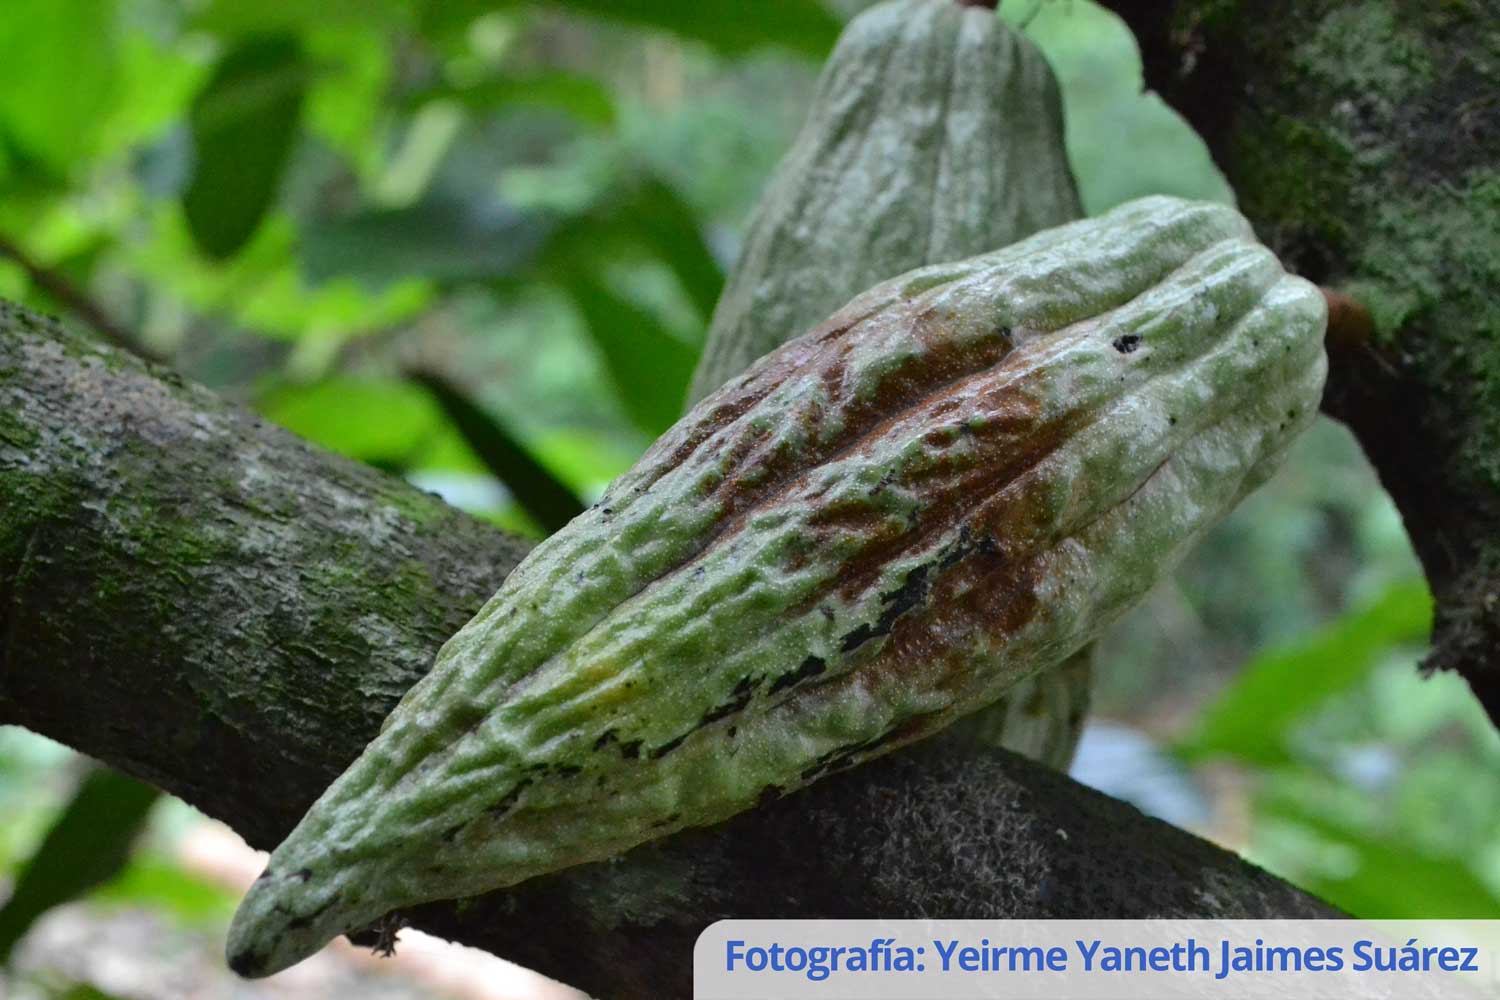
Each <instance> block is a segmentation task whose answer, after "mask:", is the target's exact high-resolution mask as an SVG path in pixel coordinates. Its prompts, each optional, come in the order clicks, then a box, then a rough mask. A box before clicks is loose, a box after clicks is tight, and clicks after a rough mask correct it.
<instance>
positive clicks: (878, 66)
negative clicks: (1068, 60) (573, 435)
mask: <svg viewBox="0 0 1500 1000" xmlns="http://www.w3.org/2000/svg"><path fill="white" fill-rule="evenodd" d="M1082 214H1083V210H1082V208H1081V207H1080V205H1079V201H1078V192H1077V189H1076V187H1075V186H1074V184H1073V178H1072V174H1071V172H1070V171H1069V168H1068V160H1067V154H1066V151H1065V150H1064V148H1063V125H1062V105H1061V99H1060V97H1059V95H1058V88H1057V81H1056V80H1055V79H1054V77H1053V75H1052V70H1051V67H1049V66H1048V65H1047V60H1046V59H1045V58H1044V57H1043V56H1042V54H1041V53H1040V52H1039V51H1037V49H1036V47H1035V46H1034V45H1032V44H1031V42H1030V41H1028V40H1027V39H1025V38H1024V37H1022V36H1021V35H1019V34H1017V33H1016V32H1014V31H1012V30H1011V29H1010V28H1009V27H1008V26H1007V25H1006V24H1005V23H1004V22H1003V21H1001V20H1000V18H999V17H998V16H996V14H995V12H994V11H993V10H988V9H984V8H981V7H969V6H963V5H961V4H959V3H957V2H955V0H895V2H891V3H883V4H880V5H879V6H876V7H873V8H871V9H870V10H868V11H865V12H864V13H863V14H861V15H860V16H859V17H857V18H855V19H854V20H853V21H851V22H850V23H849V26H848V27H847V28H845V30H844V33H843V34H842V35H841V36H840V38H839V43H838V45H837V46H836V47H835V49H834V52H833V54H832V55H831V56H830V57H829V61H828V65H827V67H826V68H825V69H824V71H823V75H822V77H821V78H820V79H819V81H818V87H817V91H816V94H815V96H814V98H813V104H812V107H811V109H810V111H809V113H808V117H807V120H806V122H805V123H804V124H803V126H802V130H801V132H800V133H799V134H798V136H797V140H796V142H795V143H794V144H793V146H792V149H791V151H790V152H788V153H787V155H786V157H785V158H784V159H783V160H782V161H781V164H780V165H779V166H778V167H777V170H776V174H775V176H774V177H773V178H772V180H771V182H770V184H769V186H768V187H767V189H766V192H765V195H764V196H763V197H762V198H761V201H760V203H759V204H758V205H757V207H756V212H755V215H754V217H753V218H752V219H751V222H750V225H749V227H748V228H747V232H746V236H745V243H744V246H743V247H742V248H741V250H740V255H739V259H738V262H737V264H736V266H735V269H734V272H733V273H732V274H731V275H730V276H729V280H728V283H727V284H726V285H725V288H724V294H723V296H722V297H721V298H720V299H719V305H718V308H717V309H716V310H715V312H714V318H713V323H712V324H711V326H710V329H709V335H708V340H707V341H706V343H705V345H704V351H703V357H702V358H701V360H700V361H699V363H698V369H697V371H696V372H695V373H694V376H693V383H692V387H691V390H690V396H689V401H690V402H697V401H698V400H700V399H702V398H703V397H704V396H706V395H708V393H710V392H712V391H713V390H715V389H717V388H718V387H719V386H720V385H722V384H723V383H725V382H727V381H728V380H729V379H730V378H731V377H733V376H735V375H738V374H740V373H741V372H743V371H744V370H745V369H746V368H747V367H749V365H750V364H751V362H753V361H755V360H756V359H757V358H760V357H761V356H763V355H765V354H768V353H770V352H771V351H772V350H774V349H776V348H777V347H780V346H781V345H782V344H783V343H785V342H786V340H788V339H789V338H791V337H794V336H796V335H797V334H800V333H802V332H804V331H806V330H807V329H809V328H810V327H811V326H812V325H813V324H814V323H817V322H820V321H821V320H823V319H826V318H827V317H828V316H829V315H831V314H832V313H833V311H834V310H835V309H838V308H839V307H840V306H842V305H843V304H844V303H846V302H848V301H849V300H850V299H851V298H852V297H854V296H855V295H857V294H858V293H860V292H862V291H864V290H865V289H867V288H871V287H873V286H874V285H875V284H877V283H878V282H881V281H884V280H886V279H887V278H893V277H895V276H896V275H898V274H904V273H905V272H907V271H909V270H911V269H912V268H914V267H919V266H921V265H923V264H936V263H941V262H943V261H949V260H960V259H962V258H966V257H972V256H974V255H975V254H979V253H984V252H986V251H989V250H993V249H995V248H996V247H1002V246H1005V245H1006V244H1009V243H1014V242H1015V241H1016V240H1018V239H1020V238H1021V237H1023V236H1029V235H1031V234H1032V233H1034V232H1037V231H1038V230H1041V229H1047V228H1050V227H1052V226H1057V225H1061V224H1062V223H1064V222H1071V221H1073V220H1074V219H1076V218H1078V217H1079V216H1080V215H1082Z"/></svg>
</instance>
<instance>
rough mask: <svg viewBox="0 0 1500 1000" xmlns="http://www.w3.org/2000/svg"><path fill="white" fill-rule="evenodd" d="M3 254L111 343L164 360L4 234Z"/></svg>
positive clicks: (0, 242)
mask: <svg viewBox="0 0 1500 1000" xmlns="http://www.w3.org/2000/svg"><path fill="white" fill-rule="evenodd" d="M0 257H9V258H10V259H11V260H12V261H13V262H15V264H16V266H18V267H19V268H20V269H21V270H23V271H25V272H26V276H27V277H28V278H30V279H31V282H32V284H34V285H36V286H37V287H38V288H40V289H41V290H42V291H44V292H46V293H47V294H48V295H50V296H52V298H53V299H55V300H56V301H57V303H58V304H59V305H61V306H62V307H63V308H65V309H67V310H68V311H69V312H71V313H73V315H75V316H77V317H78V318H79V319H80V320H82V321H83V322H84V323H86V324H88V325H89V326H90V327H92V328H93V330H94V332H95V333H97V334H99V335H100V336H101V337H103V338H104V339H105V340H107V341H109V342H110V343H111V344H113V345H115V346H116V347H119V348H122V349H124V350H127V351H130V352H131V353H133V354H138V355H140V356H141V357H143V358H146V359H147V360H149V361H158V360H160V359H159V358H157V357H155V356H153V355H152V354H151V352H150V351H148V350H146V348H145V347H144V346H143V345H142V344H141V343H140V340H139V338H137V337H136V336H134V335H133V334H131V332H130V331H129V330H126V329H125V328H124V327H123V326H121V325H120V324H118V323H116V322H115V321H114V320H112V319H110V317H109V314H108V313H106V312H105V311H104V309H103V307H101V306H100V305H99V303H97V302H95V301H94V300H93V299H91V298H89V296H88V295H87V294H86V293H85V292H84V291H83V290H82V289H80V288H79V287H78V286H77V285H75V284H73V283H72V282H71V281H69V280H68V279H67V278H65V277H63V276H62V275H61V274H59V273H57V272H56V271H53V270H51V269H50V268H45V267H43V266H42V265H40V264H38V263H37V262H36V261H35V260H33V259H32V258H31V256H30V255H29V254H27V253H26V251H25V250H22V249H21V246H20V244H18V243H16V242H15V241H14V240H12V239H10V238H9V237H7V236H4V235H0Z"/></svg>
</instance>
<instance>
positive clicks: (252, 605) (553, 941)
mask: <svg viewBox="0 0 1500 1000" xmlns="http://www.w3.org/2000/svg"><path fill="white" fill-rule="evenodd" d="M523 551H524V545H523V544H522V543H520V542H518V541H517V540H515V539H512V538H509V537H507V536H505V535H503V534H502V533H500V532H499V531H497V530H495V529H493V528H491V527H489V526H487V525H485V524H483V523H481V522H478V521H475V520H473V519H471V518H469V517H467V516H465V515H463V514H461V513H459V512H457V511H454V510H452V509H450V508H448V507H446V506H444V505H443V504H442V503H441V502H439V501H438V500H436V499H435V498H433V497H430V496H427V495H425V494H423V493H421V492H419V491H416V490H414V489H412V488H410V487H408V486H406V485H404V484H402V483H401V482H400V481H399V480H396V479H393V478H390V477H387V476H385V475H383V474H381V473H379V472H377V471H374V470H372V469H368V468H365V467H362V466H359V465H357V464H355V463H353V462H349V461H346V460H343V459H340V458H337V457H335V456H332V455H328V454H326V453H323V452H320V451H318V450H316V449H314V448H312V447H310V446H308V445H307V444H305V443H303V442H301V441H299V440H297V439H296V438H295V437H293V436H292V435H290V434H288V433H286V432H284V431H281V430H278V429H277V428H275V427H272V426H269V425H266V424H264V423H262V422H261V421H260V420H258V419H256V418H255V417H254V416H253V415H251V414H248V413H245V412H242V411H240V410H238V409H236V408H234V407H232V406H230V405H229V404H227V403H226V402H224V401H223V400H221V399H219V398H217V397H215V396H214V395H212V394H211V393H208V392H207V391H205V390H203V389H200V388H197V387H195V386H192V385H187V384H184V383H183V382H182V381H180V380H178V379H175V378H173V377H172V376H171V375H170V374H169V373H167V372H164V371H161V370H158V369H148V368H147V367H145V366H144V365H143V364H142V363H141V362H139V361H137V360H136V359H134V358H130V357H127V356H124V355H122V354H120V353H118V352H115V351H112V350H110V349H107V348H99V347H94V346H91V345H88V344H86V343H84V342H83V341H80V340H78V339H76V338H74V337H72V336H70V335H68V334H66V333H65V332H63V331H62V330H61V329H59V328H58V327H57V326H56V324H54V323H52V322H50V321H46V320H42V319H39V318H37V317H35V316H33V315H31V314H29V313H26V312H24V311H21V310H18V309H15V308H13V307H8V306H4V305H3V304H0V723H13V724H19V725H24V726H27V727H28V728H31V729H33V730H35V731H37V732H40V733H43V734H45V735H48V736H51V737H53V738H55V739H58V740H60V741H62V742H64V743H68V744H70V745H72V746H74V747H76V748H78V749H80V750H82V751H84V752H86V753H89V754H92V755H94V756H96V757H98V758H100V759H101V760H103V761H105V762H106V763H109V764H111V765H113V766H115V767H117V768H119V769H121V770H123V771H125V772H127V773H129V774H133V775H135V776H137V777H141V778H143V779H145V780H147V781H150V782H152V783H153V784H156V785H158V786H160V787H162V788H164V789H166V790H168V791H170V792H173V793H174V794H177V795H179V796H180V797H182V798H183V799H185V800H187V801H188V802H190V803H192V804H194V805H196V806H198V807H199V808H200V809H202V810H203V811H204V812H206V813H208V814H209V815H211V816H215V817H218V818H220V819H222V820H224V821H226V822H228V823H229V824H230V825H231V826H233V827H235V828H236V829H237V830H239V831H240V832H241V833H242V834H243V835H244V836H245V838H246V839H247V840H248V841H249V842H250V843H252V844H254V845H256V846H258V847H270V846H273V845H274V843H275V842H276V841H278V840H279V839H280V838H281V836H282V835H284V834H285V833H286V832H287V831H288V830H289V829H290V828H291V826H292V825H293V824H294V823H295V821H296V820H297V818H298V817H299V816H300V815H301V813H302V812H303V810H304V809H305V808H306V807H307V806H308V805H309V804H310V803H311V802H312V800H313V799H314V798H315V797H316V796H317V794H318V793H319V792H320V791H321V789H322V788H323V787H324V786H325V785H326V784H327V783H328V782H329V781H330V780H331V779H332V778H333V777H334V776H335V775H336V774H337V773H338V772H340V771H341V770H342V769H343V768H344V767H345V766H346V765H347V764H348V763H349V761H350V760H352V759H353V758H354V757H355V756H356V755H357V754H358V753H359V751H360V750H361V748H362V747H363V746H364V744H365V742H366V741H367V740H368V739H369V738H370V737H371V736H373V735H374V734H375V732H376V731H377V729H378V728H379V725H380V722H381V720H382V719H383V717H384V716H385V714H386V712H387V711H388V710H389V709H390V707H391V706H392V705H393V704H394V703H395V701H396V699H397V698H399V697H400V695H401V694H402V692H404V691H405V690H406V689H407V688H408V687H409V686H410V685H411V684H412V683H413V682H414V681H415V680H416V679H417V678H418V677H419V676H421V674H422V673H423V672H424V671H425V670H426V669H427V667H428V665H429V661H430V659H431V656H432V654H433V653H434V652H436V650H437V647H438V645H439V644H440V643H441V641H442V640H443V639H444V638H445V637H446V636H447V635H448V634H449V633H450V632H452V631H453V630H454V629H456V628H457V627H458V626H459V625H460V624H462V623H463V621H465V620H466V619H467V618H468V617H469V615H470V614H472V613H473V611H474V610H476V609H477V608H478V607H479V605H480V604H481V603H482V601H483V600H484V599H485V598H486V597H488V595H489V594H490V592H491V591H492V590H493V589H494V587H495V586H496V585H497V584H498V582H499V581H500V579H501V578H502V577H503V576H504V575H505V573H506V572H508V570H509V569H510V568H511V567H512V566H513V565H514V563H515V562H516V561H517V559H518V558H519V557H520V556H521V554H522V553H523ZM1330 912H1331V911H1330V910H1329V909H1328V908H1327V907H1326V906H1324V905H1323V904H1321V903H1319V902H1318V901H1316V900H1314V899H1312V898H1310V897H1308V896H1306V895H1304V894H1302V893H1300V892H1298V891H1297V890H1295V889H1293V888H1292V887H1290V886H1288V885H1286V884H1284V883H1282V882H1279V881H1278V880H1276V879H1274V878H1272V877H1271V876H1269V875H1267V874H1266V873H1264V872H1262V871H1260V870H1259V869H1256V868H1254V867H1252V866H1250V865H1247V864H1245V863H1244V862H1242V861H1240V860H1239V859H1237V858H1235V857H1233V856H1232V855H1230V854H1228V853H1226V852H1224V851H1221V850H1219V849H1217V848H1215V847H1213V846H1211V845H1209V844H1207V843H1205V842H1203V841H1201V840H1199V839H1197V838H1195V837H1192V836H1190V835H1188V834H1186V833H1183V832H1182V831H1179V830H1175V829H1173V828H1171V827H1169V826H1167V825H1166V824H1163V823H1160V822H1159V821H1156V820H1151V819H1148V818H1146V817H1144V816H1142V815H1141V814H1139V813H1138V812H1136V811H1135V810H1133V809H1132V808H1130V807H1129V806H1126V805H1124V804H1122V803H1120V802H1116V801H1114V800H1112V799H1108V798H1106V797H1104V796H1102V795H1099V794H1097V793H1094V792H1091V791H1089V790H1087V789H1084V788H1083V787H1081V786H1079V785H1077V784H1075V783H1073V782H1071V781H1069V780H1068V779H1067V778H1065V777H1063V776H1061V775H1058V774H1055V773H1052V772H1049V771H1047V770H1045V769H1043V768H1040V767H1038V766H1036V765H1034V764H1031V763H1029V762H1027V761H1025V760H1023V759H1021V758H1018V757H1014V756H1011V755H1009V754H1006V753H1003V752H1000V751H981V750H976V749H974V748H973V747H972V746H965V747H963V748H962V749H960V748H959V747H957V746H954V745H950V744H947V743H945V742H943V741H942V740H941V738H939V739H938V740H934V741H929V742H928V743H927V744H923V745H920V746H918V747H916V748H914V749H912V750H910V751H907V752H904V753H900V754H896V755H893V756H891V757H888V758H885V759H883V760H881V761H877V762H875V763H874V764H870V765H867V766H864V767H861V768H858V769H856V770H854V771H851V772H848V773H846V774H843V775H840V776H837V777H834V778H831V779H828V780H826V781H824V782H822V783H820V784H818V785H817V786H814V787H813V788H812V789H810V790H808V791H806V792H804V793H801V794H798V795H793V796H790V797H788V798H786V799H782V800H780V801H777V802H772V803H768V804H767V805H765V806H763V807H761V808H759V809H756V810H754V811H752V812H750V813H746V814H743V815H741V816H739V817H737V818H736V819H734V820H732V821H730V822H729V823H727V824H724V825H722V826H720V827H716V828H713V829H708V830H697V831H689V832H687V833H684V834H680V835H678V836H675V837H672V838H669V839H667V840H664V841H660V842H657V843H655V844H650V845H647V846H645V847H642V848H639V849H637V850H635V851H633V852H631V853H630V854H628V855H626V856H625V857H624V858H622V859H619V860H617V861H615V862H611V863H606V864H597V865H589V866H584V867H580V868H575V869H571V870H568V871H564V872H561V873H557V874H555V875H550V876H546V877H544V878H541V879H536V880H533V881H531V882H528V883H525V884H523V885H521V886H520V887H518V888H515V889H512V890H508V891H505V892H500V893H495V894H492V895H490V896H487V897H484V898H483V899H480V900H475V901H468V902H466V903H464V904H461V905H458V906H455V905H453V904H442V905H437V906H430V907H425V908H423V909H422V910H420V911H418V912H415V913H412V914H406V915H403V916H406V917H409V918H410V919H411V920H412V921H413V922H414V923H415V924H417V925H418V926H422V927H424V928H427V929H430V930H433V931H435V932H437V933H439V934H442V935H444V936H448V937H451V938H454V939H457V940H461V941H465V942H468V943H470V944H474V945H477V946H480V947H483V948H486V949H488V950H490V951H493V952H495V953H497V954H500V955H505V956H507V957H510V958H513V959H515V960H517V961H521V962H523V963H525V964H527V965H530V966H531V967H533V968H536V969H538V970H540V971H542V972H545V973H548V974H550V975H553V976H555V977H557V978H559V979H562V980H565V981H568V982H571V983H574V984H576V985H579V986H581V987H583V988H584V989H587V990H590V991H592V992H595V993H598V994H602V995H608V996H612V997H631V996H642V997H655V996H664V995H667V996H670V995H686V994H687V992H688V979H687V977H688V975H689V973H690V970H689V964H690V956H691V953H692V942H693V940H694V939H695V937H696V935H697V934H698V932H699V931H700V930H702V928H703V927H705V926H706V925H707V924H709V923H710V922H712V921H714V920H716V919H719V918H721V917H727V916H739V917H769V916H779V917H810V916H845V917H855V916H877V915H878V916H907V915H910V916H918V915H943V916H953V917H993V918H999V917H1007V916H1026V917H1066V916H1074V917H1080V916H1089V917H1104V916H1118V917H1142V916H1188V915H1193V916H1203V917H1230V916H1242V917H1270V916H1280V917H1296V916H1319V915H1328V914H1329V913H1330Z"/></svg>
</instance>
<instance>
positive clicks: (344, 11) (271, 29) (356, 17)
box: [192, 0, 411, 35]
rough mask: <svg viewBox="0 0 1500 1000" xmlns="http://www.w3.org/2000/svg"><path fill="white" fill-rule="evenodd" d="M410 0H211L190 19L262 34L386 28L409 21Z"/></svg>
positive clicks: (205, 26) (198, 24)
mask: <svg viewBox="0 0 1500 1000" xmlns="http://www.w3.org/2000/svg"><path fill="white" fill-rule="evenodd" d="M410 6H411V4H410V0H318V2H317V3H308V2H307V0H213V2H212V3H210V4H209V5H208V6H207V7H206V8H204V9H203V10H202V11H201V12H199V13H198V14H197V15H196V16H195V17H194V18H193V20H192V24H193V27H195V28H197V29H198V30H200V31H210V32H214V33H217V34H226V35H229V34H236V35H263V34H272V33H277V32H301V31H306V30H309V29H315V28H323V27H332V28H336V29H337V28H347V27H361V28H363V27H372V26H373V27H376V28H382V29H386V30H390V29H393V28H397V27H400V26H401V25H403V24H407V23H409V22H410V20H411V10H410Z"/></svg>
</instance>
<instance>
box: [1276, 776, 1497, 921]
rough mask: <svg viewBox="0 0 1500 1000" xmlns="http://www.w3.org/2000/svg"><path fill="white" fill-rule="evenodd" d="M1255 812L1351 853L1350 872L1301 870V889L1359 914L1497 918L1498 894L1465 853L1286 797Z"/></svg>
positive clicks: (1390, 917) (1385, 917)
mask: <svg viewBox="0 0 1500 1000" xmlns="http://www.w3.org/2000/svg"><path fill="white" fill-rule="evenodd" d="M1256 811H1257V814H1258V816H1260V817H1262V818H1270V819H1275V820H1279V821H1281V822H1286V823H1290V824H1292V825H1293V826H1296V827H1299V828H1301V829H1302V830H1305V831H1306V832H1308V833H1311V834H1313V835H1315V836H1317V837H1318V838H1320V839H1323V840H1325V841H1330V842H1332V843H1334V844H1337V845H1339V846H1340V847H1342V848H1343V849H1344V850H1346V851H1349V852H1351V853H1352V856H1353V860H1354V863H1353V865H1352V866H1350V870H1349V874H1348V875H1346V876H1342V877H1340V876H1338V875H1334V874H1330V873H1327V872H1313V873H1301V874H1299V875H1298V877H1297V879H1296V882H1297V884H1298V885H1299V886H1301V887H1302V888H1303V889H1306V890H1308V891H1309V892H1311V893H1313V894H1314V895H1316V896H1319V897H1321V898H1323V899H1326V900H1328V902H1330V903H1332V904H1334V905H1335V906H1337V907H1339V908H1340V909H1343V910H1345V911H1347V912H1348V913H1350V914H1352V915H1353V916H1355V917H1359V918H1361V919H1364V920H1496V919H1500V897H1496V896H1495V895H1494V894H1493V893H1492V892H1490V891H1489V890H1488V889H1487V888H1486V887H1485V886H1484V884H1483V883H1482V882H1480V880H1479V878H1478V877H1477V876H1476V875H1475V873H1474V872H1473V871H1472V870H1471V869H1470V868H1469V866H1468V864H1467V863H1466V861H1465V859H1463V858H1458V857H1443V856H1437V855H1433V854H1428V853H1426V852H1423V851H1419V850H1416V849H1414V848H1412V847H1410V846H1409V845H1406V844H1402V843H1399V842H1397V841H1393V840H1389V839H1386V838H1382V837H1379V836H1376V835H1373V834H1372V833H1370V832H1369V831H1366V830H1362V829H1359V828H1358V827H1356V826H1353V825H1350V824H1348V823H1345V822H1343V821H1341V820H1339V819H1337V818H1335V817H1333V816H1329V815H1324V814H1322V813H1319V812H1315V811H1313V810H1311V809H1308V808H1306V807H1304V806H1303V805H1301V804H1300V803H1297V802H1295V801H1293V800H1291V799H1289V798H1285V797H1276V798H1275V799H1274V800H1272V801H1269V802H1266V801H1263V802H1260V803H1258V804H1257V810H1256Z"/></svg>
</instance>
